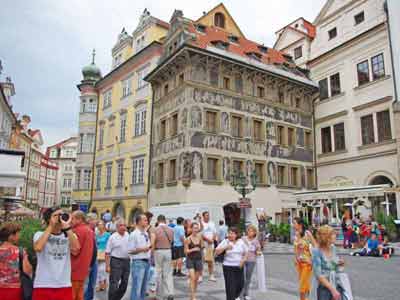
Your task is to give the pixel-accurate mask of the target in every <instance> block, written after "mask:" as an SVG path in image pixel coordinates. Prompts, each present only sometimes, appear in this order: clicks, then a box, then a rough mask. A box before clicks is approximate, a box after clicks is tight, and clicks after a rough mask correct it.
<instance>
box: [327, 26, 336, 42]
mask: <svg viewBox="0 0 400 300" xmlns="http://www.w3.org/2000/svg"><path fill="white" fill-rule="evenodd" d="M328 36H329V39H330V40H331V39H334V38H335V37H336V36H337V29H336V27H334V28H332V29H331V30H329V31H328Z"/></svg>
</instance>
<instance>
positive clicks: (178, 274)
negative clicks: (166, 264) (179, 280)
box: [175, 271, 186, 277]
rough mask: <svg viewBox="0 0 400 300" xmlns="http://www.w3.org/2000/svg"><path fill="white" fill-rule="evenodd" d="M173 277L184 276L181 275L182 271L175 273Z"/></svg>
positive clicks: (183, 275)
mask: <svg viewBox="0 0 400 300" xmlns="http://www.w3.org/2000/svg"><path fill="white" fill-rule="evenodd" d="M175 276H176V277H186V275H185V274H183V273H182V271H178V272H176V274H175Z"/></svg>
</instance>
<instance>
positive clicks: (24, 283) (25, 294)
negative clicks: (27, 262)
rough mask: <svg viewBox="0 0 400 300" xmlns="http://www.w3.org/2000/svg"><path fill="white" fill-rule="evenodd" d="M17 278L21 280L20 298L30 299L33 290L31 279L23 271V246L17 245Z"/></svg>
mask: <svg viewBox="0 0 400 300" xmlns="http://www.w3.org/2000/svg"><path fill="white" fill-rule="evenodd" d="M18 252H19V279H20V281H21V290H22V299H23V300H31V299H32V292H33V280H32V278H31V277H30V276H29V275H28V274H26V273H25V272H24V268H23V261H24V248H22V247H19V248H18Z"/></svg>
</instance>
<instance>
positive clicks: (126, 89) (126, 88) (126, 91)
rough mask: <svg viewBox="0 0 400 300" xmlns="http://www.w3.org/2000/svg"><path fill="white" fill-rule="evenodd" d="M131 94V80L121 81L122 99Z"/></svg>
mask: <svg viewBox="0 0 400 300" xmlns="http://www.w3.org/2000/svg"><path fill="white" fill-rule="evenodd" d="M130 94H132V78H131V77H129V78H126V79H124V80H122V98H124V97H127V96H129V95H130Z"/></svg>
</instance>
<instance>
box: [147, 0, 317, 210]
mask: <svg viewBox="0 0 400 300" xmlns="http://www.w3.org/2000/svg"><path fill="white" fill-rule="evenodd" d="M163 49H164V53H163V57H162V58H161V62H160V64H159V65H158V67H157V68H156V69H155V70H154V71H153V72H151V73H150V74H149V75H148V76H147V78H146V80H148V81H149V82H151V84H152V88H153V91H154V96H153V98H154V101H153V122H152V124H153V130H152V151H151V155H152V157H151V186H150V191H149V206H150V207H152V206H158V205H171V204H180V203H198V202H214V203H219V204H221V206H224V205H225V207H227V206H236V204H237V199H238V197H239V195H238V194H237V193H236V192H235V191H234V189H233V188H232V187H231V185H230V181H231V175H232V174H234V173H238V172H239V171H241V172H242V173H244V174H245V175H246V176H248V177H249V176H250V174H251V173H252V172H255V173H256V174H257V182H258V187H257V189H256V190H255V191H254V192H253V193H252V194H250V198H251V200H252V207H253V209H255V208H263V209H265V210H266V212H267V214H268V215H270V216H273V217H277V218H279V217H280V214H281V211H282V207H283V208H288V209H291V208H295V207H296V203H295V202H293V200H292V197H291V195H292V193H293V192H294V191H300V190H302V189H305V188H313V187H314V184H315V175H314V166H313V149H314V146H313V138H312V132H313V121H312V120H313V117H312V101H313V96H314V93H315V92H316V91H317V88H316V85H315V84H314V83H313V82H312V81H311V80H309V78H308V77H307V75H306V74H305V72H303V70H302V69H300V68H298V67H297V66H296V65H295V64H294V63H293V61H291V60H290V59H289V58H288V57H286V56H284V55H282V53H280V52H279V51H276V50H274V49H271V48H268V47H266V46H264V45H261V44H258V43H255V42H252V41H250V40H248V39H246V37H245V36H244V35H243V33H242V32H241V30H240V28H239V27H238V26H237V24H236V23H235V21H234V20H233V18H232V17H231V16H230V14H229V12H228V11H227V10H226V8H225V7H224V5H223V4H220V5H218V6H217V7H215V8H214V9H212V10H211V11H209V12H208V13H207V14H205V15H203V16H202V17H201V18H200V19H198V20H196V21H193V20H190V19H187V18H185V17H184V16H183V13H182V12H181V11H175V12H174V14H173V16H172V18H171V21H170V30H169V31H168V34H167V36H166V38H165V40H164V43H163ZM253 212H254V210H253Z"/></svg>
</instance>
